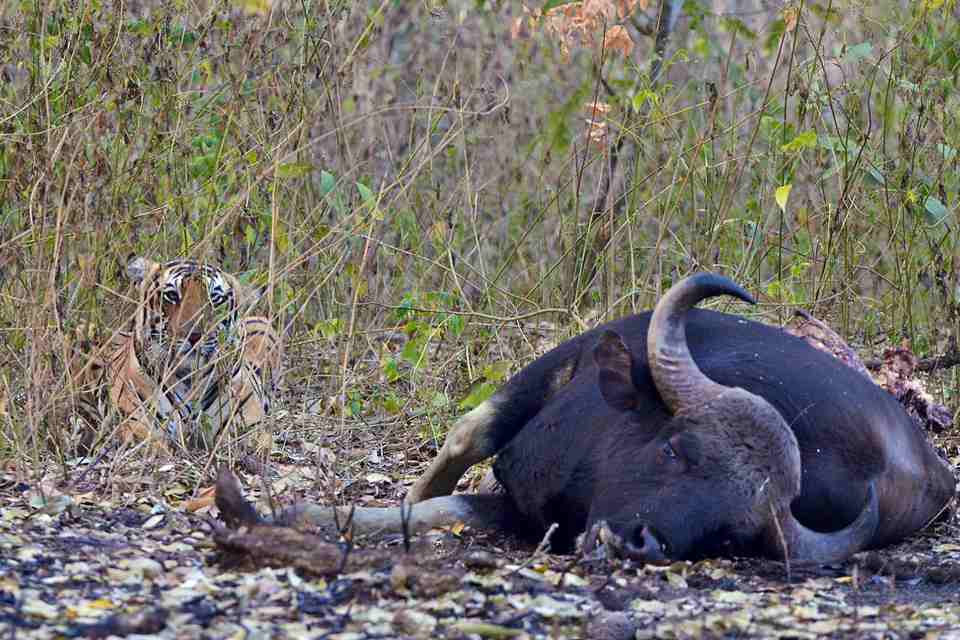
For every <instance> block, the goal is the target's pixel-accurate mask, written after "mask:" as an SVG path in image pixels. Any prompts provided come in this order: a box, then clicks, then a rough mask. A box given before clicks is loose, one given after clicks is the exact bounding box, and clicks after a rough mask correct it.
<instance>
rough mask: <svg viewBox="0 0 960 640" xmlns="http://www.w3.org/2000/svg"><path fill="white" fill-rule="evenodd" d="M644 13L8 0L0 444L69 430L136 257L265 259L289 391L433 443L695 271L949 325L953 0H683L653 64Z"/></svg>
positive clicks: (30, 441)
mask: <svg viewBox="0 0 960 640" xmlns="http://www.w3.org/2000/svg"><path fill="white" fill-rule="evenodd" d="M558 4H561V3H557V2H551V3H549V4H548V6H547V7H546V8H550V6H553V5H558ZM642 4H643V3H641V5H642ZM542 8H544V7H540V6H531V7H530V9H542ZM657 14H658V7H657V6H656V3H654V5H653V6H650V7H646V8H644V7H643V6H638V7H637V8H636V10H635V12H634V14H633V16H632V17H631V18H630V19H626V20H619V19H615V20H614V21H613V22H614V23H619V24H621V25H622V26H624V27H625V28H626V29H627V31H628V32H629V33H630V35H631V37H632V39H633V40H634V41H635V42H636V46H635V47H634V48H633V49H632V50H631V51H629V53H628V55H623V52H621V51H613V50H610V49H606V50H602V49H601V48H600V47H598V46H589V43H588V42H585V41H584V42H582V43H581V44H583V45H584V46H573V47H571V48H570V50H569V51H564V50H563V46H562V45H563V42H562V41H561V39H560V38H558V37H557V34H556V33H555V32H551V31H550V29H548V28H546V26H545V23H544V22H543V21H542V20H541V21H540V22H535V21H534V22H531V21H530V20H526V19H524V20H522V21H521V22H519V23H518V22H517V20H518V19H522V18H524V16H527V17H529V16H530V15H531V14H530V13H525V12H524V9H523V7H522V6H521V5H520V4H519V3H518V2H507V1H502V2H483V1H480V0H476V1H466V0H450V1H447V2H444V1H437V0H430V1H424V2H406V1H402V0H376V1H373V2H350V1H336V0H283V1H281V2H276V3H269V2H267V1H266V0H245V2H232V1H227V0H220V1H191V0H174V1H173V2H160V1H153V0H144V1H139V0H134V1H126V2H125V1H124V0H113V1H108V0H30V1H28V0H8V1H7V2H4V3H3V4H2V7H0V456H5V457H6V456H9V458H11V459H18V460H25V459H26V460H33V461H40V460H42V459H45V458H46V456H47V455H48V453H49V452H50V451H53V452H55V453H56V454H57V456H56V458H57V459H58V460H59V461H61V462H64V463H66V462H68V461H69V460H70V459H71V458H72V457H73V456H74V455H75V453H76V452H75V451H74V449H73V446H72V445H73V444H74V443H75V439H74V438H73V435H71V434H72V432H71V427H70V423H69V420H67V419H66V417H65V414H64V412H63V411H61V409H62V408H63V407H64V406H68V405H69V401H70V398H71V383H70V381H69V379H68V376H67V375H66V374H65V371H66V361H67V359H68V358H69V352H70V348H71V347H70V345H71V336H72V335H73V334H74V332H75V331H76V330H77V328H78V327H80V328H81V330H82V331H89V330H90V329H89V328H86V329H84V328H83V327H103V328H107V330H109V329H110V328H115V327H118V326H120V325H121V324H122V323H123V322H125V320H126V319H127V318H128V317H129V314H130V311H131V309H132V308H133V305H132V302H131V299H130V295H131V293H132V289H131V288H130V287H129V285H128V284H127V282H126V281H125V280H124V276H123V266H124V265H125V264H126V262H127V259H128V257H129V256H130V255H131V254H142V255H148V256H151V257H155V258H157V259H163V258H169V257H174V256H177V255H189V256H194V257H198V258H202V259H205V260H212V261H215V262H217V263H220V264H222V265H223V266H224V267H225V268H226V269H228V270H231V271H235V272H240V273H242V274H243V277H244V278H246V279H248V280H250V281H256V282H263V283H268V285H269V295H268V297H267V300H266V303H265V304H266V305H267V306H268V307H269V310H270V312H271V313H273V314H274V316H275V317H276V318H277V323H278V325H279V326H282V328H283V332H284V334H285V336H286V340H287V344H288V347H287V348H288V356H289V368H288V394H287V397H286V404H285V406H286V408H287V410H288V411H289V412H290V413H291V414H305V415H318V416H321V417H323V418H324V419H325V420H331V421H341V422H342V423H343V424H347V423H350V424H357V425H361V426H365V427H369V428H384V427H383V425H385V424H394V423H395V424H397V425H400V426H401V427H402V428H404V429H407V431H405V433H408V434H412V433H418V434H419V435H420V437H421V438H422V439H424V440H430V438H431V436H433V435H436V434H438V433H440V432H441V431H442V429H443V428H444V427H445V426H446V425H447V424H449V420H450V419H451V417H452V416H453V415H454V414H456V413H459V412H460V411H462V410H463V409H464V408H466V407H468V406H469V405H471V404H473V403H475V402H477V401H479V399H481V398H482V397H484V396H485V395H486V394H488V393H489V392H490V391H491V390H492V389H493V388H494V387H495V386H496V385H497V384H499V383H500V382H501V381H502V380H503V378H504V377H505V376H506V375H508V374H509V373H511V372H513V371H515V370H516V369H517V368H518V367H519V366H521V365H522V364H525V363H526V362H529V360H530V359H532V357H533V356H534V355H537V354H539V353H540V352H542V351H543V349H544V348H545V347H546V345H547V344H552V343H555V342H557V341H559V340H561V339H563V338H564V337H567V336H569V335H572V334H573V333H576V332H579V331H581V330H582V329H583V328H585V327H587V326H592V325H593V324H595V323H597V322H600V321H603V320H606V319H609V318H613V317H617V316H621V315H623V314H626V313H630V312H632V311H634V310H639V309H643V308H647V307H649V306H650V305H651V304H652V303H653V302H654V301H655V300H656V298H657V296H658V295H659V294H660V293H661V292H662V291H663V289H664V288H665V287H667V286H669V285H670V284H671V283H672V282H674V281H675V280H676V279H677V278H679V277H680V276H683V275H685V274H687V273H689V272H691V271H694V270H700V269H709V270H716V271H721V272H723V273H726V274H728V275H730V276H731V277H733V278H735V279H737V280H738V281H741V282H743V283H745V284H746V285H747V286H748V287H749V288H750V289H751V290H752V291H753V292H755V293H756V294H757V295H758V296H759V298H760V300H761V301H762V305H761V307H760V310H759V312H760V313H762V314H763V315H764V316H765V318H766V320H768V321H771V322H778V321H783V320H785V319H786V318H788V317H789V313H790V309H791V308H793V307H797V306H802V307H805V308H807V309H809V310H811V311H812V312H813V313H814V314H816V315H818V316H819V317H821V318H824V319H826V320H827V321H829V322H830V323H831V324H832V325H833V326H834V327H835V328H836V329H837V330H838V331H840V332H841V333H842V334H843V335H845V336H847V337H848V338H850V339H851V340H852V341H853V342H854V343H856V344H857V345H860V346H862V347H863V348H864V350H865V351H867V352H870V351H871V350H873V349H875V348H877V346H878V345H883V344H889V343H891V342H899V341H900V340H902V339H907V340H909V341H910V342H911V344H912V346H913V348H914V350H915V351H916V352H917V353H918V354H919V355H926V354H929V353H935V352H942V351H944V350H946V349H947V348H948V346H949V343H950V341H951V340H955V339H956V336H957V333H958V330H960V240H958V238H957V224H958V220H957V214H956V210H957V202H958V196H960V194H958V189H960V172H958V158H957V155H958V148H960V122H958V114H960V100H958V98H957V88H958V87H957V84H958V69H960V67H958V63H960V20H957V9H956V6H955V3H953V2H942V1H940V2H938V1H934V0H927V1H924V2H893V1H890V0H883V1H882V2H879V3H867V2H857V1H853V2H851V1H842V2H840V1H831V0H825V1H824V0H821V1H819V2H808V1H801V2H798V3H792V4H790V5H788V6H784V5H780V4H772V3H766V2H755V1H752V0H751V1H749V2H748V1H737V0H730V1H729V2H727V3H723V2H718V3H714V4H710V3H706V2H698V1H695V0H688V1H687V2H685V3H684V15H683V16H682V17H681V18H680V21H679V23H678V26H677V30H676V32H675V33H674V34H673V39H672V41H671V43H670V44H669V46H668V47H667V55H666V57H665V59H664V60H663V63H662V73H658V71H657V66H656V64H655V61H656V60H657V58H656V55H655V53H654V44H653V38H652V37H651V36H650V35H649V34H651V33H653V32H654V31H655V30H656V18H657ZM609 26H613V24H609V25H608V27H609ZM598 41H599V39H598ZM594 102H601V103H603V104H604V105H607V106H609V110H605V107H603V108H600V109H596V110H595V109H591V108H589V107H587V105H590V104H592V103H594ZM614 156H615V157H616V163H613V162H612V161H611V160H612V158H613V157H614ZM611 169H613V172H612V173H611ZM611 176H612V179H610V178H611ZM787 187H789V189H788V188H787ZM737 310H738V311H742V309H740V308H739V307H738V308H737ZM101 331H102V329H101ZM543 337H545V338H546V342H545V341H544V340H542V339H541V338H543ZM940 383H941V384H940V386H939V387H938V391H939V392H940V393H942V394H943V396H944V397H945V400H946V402H947V403H948V405H949V406H951V407H952V408H954V409H956V407H957V398H956V396H955V395H954V393H955V391H956V389H957V388H958V387H957V383H958V379H957V375H956V374H955V373H953V374H947V375H944V376H942V378H941V380H940ZM391 421H392V422H391ZM409 427H413V428H414V429H415V430H416V431H409ZM51 445H52V446H51Z"/></svg>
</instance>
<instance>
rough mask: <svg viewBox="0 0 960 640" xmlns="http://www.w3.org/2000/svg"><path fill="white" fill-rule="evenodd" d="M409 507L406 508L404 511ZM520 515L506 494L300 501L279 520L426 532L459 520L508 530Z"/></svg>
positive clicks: (365, 531)
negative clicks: (361, 503) (377, 502)
mask: <svg viewBox="0 0 960 640" xmlns="http://www.w3.org/2000/svg"><path fill="white" fill-rule="evenodd" d="M401 509H405V511H401ZM517 518H518V516H517V513H516V507H514V506H513V502H512V501H511V500H510V497H509V496H507V495H505V494H503V495H456V496H439V497H436V498H431V499H430V500H424V501H423V502H419V503H417V504H409V503H402V504H401V506H399V507H356V508H351V507H326V506H322V505H318V504H309V503H300V504H295V505H293V506H291V507H288V508H287V509H284V510H283V512H282V513H280V514H279V515H278V517H277V520H276V524H281V525H289V526H293V527H302V526H307V527H311V528H319V529H321V530H325V531H327V532H328V533H336V532H337V530H338V529H339V530H349V531H352V532H353V533H354V534H355V535H372V534H382V533H403V532H404V527H406V532H407V533H409V534H411V535H412V534H417V533H423V532H424V531H428V530H430V529H436V528H439V527H449V526H452V525H454V524H456V523H458V522H462V523H463V524H465V525H467V526H469V527H473V528H475V529H481V530H497V531H508V530H511V528H512V523H515V522H516V520H517Z"/></svg>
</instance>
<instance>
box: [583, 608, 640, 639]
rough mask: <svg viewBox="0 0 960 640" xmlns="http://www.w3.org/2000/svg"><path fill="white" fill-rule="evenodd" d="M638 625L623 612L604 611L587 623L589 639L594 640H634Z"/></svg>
mask: <svg viewBox="0 0 960 640" xmlns="http://www.w3.org/2000/svg"><path fill="white" fill-rule="evenodd" d="M636 632H637V625H636V624H634V623H633V621H631V620H630V618H629V617H628V616H627V614H625V613H624V612H622V611H602V612H600V613H598V614H597V615H596V616H594V617H593V618H592V619H591V620H590V622H588V623H587V633H586V637H587V638H592V639H593V640H632V639H633V638H634V636H635V634H636Z"/></svg>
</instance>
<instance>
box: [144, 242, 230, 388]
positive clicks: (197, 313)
mask: <svg viewBox="0 0 960 640" xmlns="http://www.w3.org/2000/svg"><path fill="white" fill-rule="evenodd" d="M127 273H128V275H129V276H130V277H131V279H133V280H134V281H135V282H139V287H140V308H139V309H138V313H137V318H136V322H135V328H134V336H135V338H136V341H137V349H138V352H139V354H140V356H141V357H142V358H143V360H144V363H143V364H144V365H145V366H146V367H147V368H148V369H150V370H151V373H153V374H154V375H160V374H161V372H162V371H166V372H169V371H174V372H176V378H181V377H183V376H184V375H187V374H188V373H189V372H191V371H197V370H198V369H200V368H202V367H204V365H206V364H207V363H208V362H209V361H210V360H211V358H213V357H214V355H215V354H217V352H218V351H219V350H220V347H221V346H222V345H226V344H232V343H234V342H236V339H237V330H236V327H237V321H238V318H239V315H240V309H241V306H242V302H241V300H242V298H244V297H245V296H244V291H243V287H242V285H241V283H240V282H239V281H238V280H237V279H236V278H235V277H234V276H231V275H230V274H227V273H224V272H223V271H220V270H219V269H216V268H215V267H211V266H209V265H205V264H201V263H198V262H196V261H193V260H185V259H178V260H172V261H170V262H167V263H165V264H160V263H156V262H153V261H151V260H148V259H146V258H135V259H133V260H131V261H130V263H129V264H128V266H127Z"/></svg>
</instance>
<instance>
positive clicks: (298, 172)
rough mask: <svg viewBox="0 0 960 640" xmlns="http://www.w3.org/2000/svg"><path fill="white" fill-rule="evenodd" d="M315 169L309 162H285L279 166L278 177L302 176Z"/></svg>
mask: <svg viewBox="0 0 960 640" xmlns="http://www.w3.org/2000/svg"><path fill="white" fill-rule="evenodd" d="M312 170H313V165H312V164H310V163H309V162H285V163H283V164H281V165H279V166H278V167H277V171H276V176H277V177H278V178H302V177H303V176H305V175H307V174H308V173H310V172H311V171H312Z"/></svg>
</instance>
